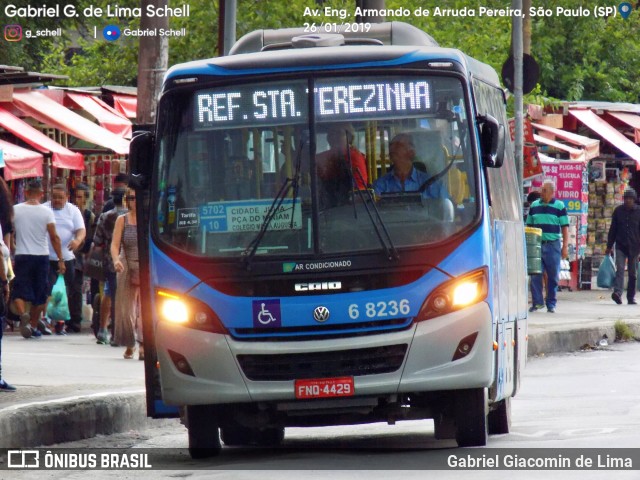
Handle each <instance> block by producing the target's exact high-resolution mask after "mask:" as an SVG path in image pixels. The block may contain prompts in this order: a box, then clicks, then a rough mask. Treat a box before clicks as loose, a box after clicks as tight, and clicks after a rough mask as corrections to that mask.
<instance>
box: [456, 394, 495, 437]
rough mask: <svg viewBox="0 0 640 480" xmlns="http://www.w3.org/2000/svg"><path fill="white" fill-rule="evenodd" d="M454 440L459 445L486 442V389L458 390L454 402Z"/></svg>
mask: <svg viewBox="0 0 640 480" xmlns="http://www.w3.org/2000/svg"><path fill="white" fill-rule="evenodd" d="M455 419H456V441H457V442H458V446H459V447H483V446H485V445H486V444H487V434H488V432H487V391H486V390H485V389H484V388H474V389H469V390H460V391H458V392H457V395H456V402H455Z"/></svg>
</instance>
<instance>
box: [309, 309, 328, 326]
mask: <svg viewBox="0 0 640 480" xmlns="http://www.w3.org/2000/svg"><path fill="white" fill-rule="evenodd" d="M330 315H331V314H330V313H329V309H328V308H327V307H316V308H315V309H314V310H313V319H314V320H315V321H316V322H320V323H323V322H326V321H327V320H329V316H330Z"/></svg>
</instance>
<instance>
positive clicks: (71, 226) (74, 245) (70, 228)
mask: <svg viewBox="0 0 640 480" xmlns="http://www.w3.org/2000/svg"><path fill="white" fill-rule="evenodd" d="M68 197H69V196H68V193H67V187H66V186H65V185H62V184H56V185H54V186H53V188H52V192H51V201H49V202H46V203H45V204H44V205H45V206H46V207H49V208H50V209H51V210H53V216H54V218H55V222H56V231H57V232H58V236H59V237H60V244H61V245H62V259H63V260H64V265H65V270H64V271H60V269H59V268H58V256H57V254H56V252H55V250H54V248H53V245H52V244H51V242H49V260H50V263H49V287H50V290H49V293H51V288H53V285H54V284H55V283H56V280H57V278H58V274H59V273H63V274H64V283H65V286H66V290H67V300H68V302H69V305H71V298H70V297H71V296H72V294H73V283H74V276H75V275H76V273H77V274H78V275H82V272H80V271H76V268H75V262H76V256H75V252H76V250H78V249H79V247H80V246H82V243H83V242H84V237H85V235H86V230H85V228H84V219H83V218H82V212H81V211H80V209H79V208H78V207H76V206H75V205H74V204H72V203H69V202H68V201H67V200H68ZM70 313H71V319H70V320H69V321H68V322H67V331H68V332H79V331H80V322H82V310H80V311H79V312H78V311H77V309H73V310H72V311H70Z"/></svg>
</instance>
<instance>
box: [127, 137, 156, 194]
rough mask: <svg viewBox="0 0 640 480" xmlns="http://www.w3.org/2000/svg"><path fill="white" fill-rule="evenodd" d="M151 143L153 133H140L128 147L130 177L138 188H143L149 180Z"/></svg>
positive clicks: (151, 164)
mask: <svg viewBox="0 0 640 480" xmlns="http://www.w3.org/2000/svg"><path fill="white" fill-rule="evenodd" d="M153 142H154V135H153V133H151V132H145V131H141V132H139V133H137V134H136V135H135V136H134V137H133V139H132V140H131V144H130V145H129V164H130V166H131V176H132V179H133V178H135V179H136V181H137V183H139V184H140V185H139V186H138V188H144V184H146V183H148V179H149V178H151V170H152V167H153Z"/></svg>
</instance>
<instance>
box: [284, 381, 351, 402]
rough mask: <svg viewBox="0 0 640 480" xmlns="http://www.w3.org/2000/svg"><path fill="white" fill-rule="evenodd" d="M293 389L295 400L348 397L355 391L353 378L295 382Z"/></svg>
mask: <svg viewBox="0 0 640 480" xmlns="http://www.w3.org/2000/svg"><path fill="white" fill-rule="evenodd" d="M295 389H296V398H297V399H307V398H328V397H350V396H352V395H353V394H354V390H355V389H354V387H353V377H339V378H310V379H308V380H296V381H295Z"/></svg>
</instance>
